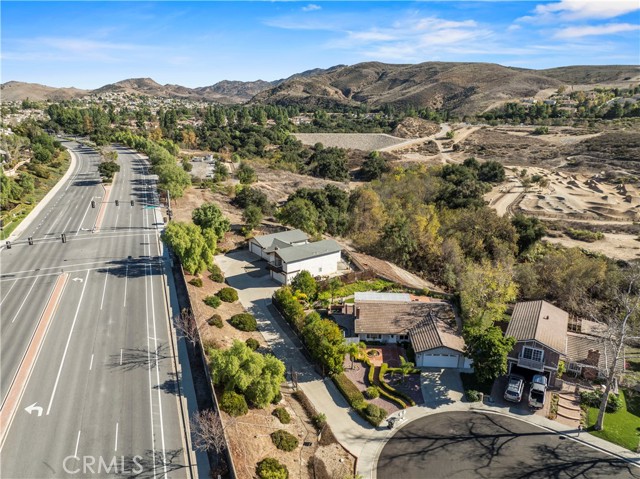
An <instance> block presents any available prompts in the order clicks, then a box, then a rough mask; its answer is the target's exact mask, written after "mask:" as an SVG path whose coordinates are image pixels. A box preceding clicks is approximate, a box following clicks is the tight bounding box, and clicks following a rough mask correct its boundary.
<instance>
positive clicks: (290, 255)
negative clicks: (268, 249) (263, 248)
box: [275, 239, 342, 264]
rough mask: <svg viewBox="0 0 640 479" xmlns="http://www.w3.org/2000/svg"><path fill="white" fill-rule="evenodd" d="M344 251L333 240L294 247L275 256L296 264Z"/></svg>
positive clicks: (280, 251) (282, 250)
mask: <svg viewBox="0 0 640 479" xmlns="http://www.w3.org/2000/svg"><path fill="white" fill-rule="evenodd" d="M340 251H342V246H340V245H339V244H338V243H336V242H335V241H334V240H332V239H327V240H322V241H316V242H314V243H307V244H302V245H294V246H291V247H289V248H284V249H280V250H277V251H276V252H275V254H277V255H278V256H280V258H282V261H284V262H285V263H289V264H290V263H295V262H297V261H303V260H305V259H310V258H317V257H318V256H325V255H328V254H331V253H338V252H340Z"/></svg>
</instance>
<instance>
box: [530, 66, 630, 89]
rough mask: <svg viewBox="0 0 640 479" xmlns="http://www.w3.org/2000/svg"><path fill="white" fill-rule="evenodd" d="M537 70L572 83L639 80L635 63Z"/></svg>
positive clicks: (542, 73) (585, 83)
mask: <svg viewBox="0 0 640 479" xmlns="http://www.w3.org/2000/svg"><path fill="white" fill-rule="evenodd" d="M538 72H539V73H540V74H541V75H544V76H547V77H550V78H555V79H556V80H560V81H561V82H563V83H568V84H573V85H576V84H583V85H588V84H594V83H615V82H620V81H640V67H638V66H635V65H603V66H572V67H559V68H549V69H548V70H538Z"/></svg>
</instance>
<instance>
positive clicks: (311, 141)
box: [295, 133, 405, 151]
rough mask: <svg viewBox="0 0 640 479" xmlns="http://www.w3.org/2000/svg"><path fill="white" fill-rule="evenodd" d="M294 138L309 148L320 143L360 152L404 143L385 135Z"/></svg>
mask: <svg viewBox="0 0 640 479" xmlns="http://www.w3.org/2000/svg"><path fill="white" fill-rule="evenodd" d="M295 137H296V138H297V139H298V140H300V141H301V142H302V143H303V144H305V145H309V146H313V145H315V144H316V143H322V144H323V145H324V146H335V147H338V148H348V149H352V150H362V151H373V150H379V149H381V148H386V147H389V146H392V145H396V144H398V143H402V142H403V141H405V139H404V138H397V137H395V136H391V135H387V134H385V133H295Z"/></svg>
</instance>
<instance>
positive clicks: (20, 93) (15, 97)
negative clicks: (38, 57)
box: [0, 81, 89, 101]
mask: <svg viewBox="0 0 640 479" xmlns="http://www.w3.org/2000/svg"><path fill="white" fill-rule="evenodd" d="M88 93H89V92H88V91H87V90H80V89H78V88H53V87H50V86H46V85H40V84H38V83H25V82H19V81H10V82H7V83H3V84H2V85H0V98H2V101H22V100H25V99H26V98H29V99H30V100H34V101H45V100H71V99H73V98H80V97H82V96H84V95H86V94H88Z"/></svg>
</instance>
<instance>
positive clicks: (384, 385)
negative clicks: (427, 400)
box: [379, 363, 416, 408]
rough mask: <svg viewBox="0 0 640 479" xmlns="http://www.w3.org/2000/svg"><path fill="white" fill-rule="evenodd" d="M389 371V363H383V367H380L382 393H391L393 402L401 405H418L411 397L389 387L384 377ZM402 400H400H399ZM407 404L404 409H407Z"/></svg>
mask: <svg viewBox="0 0 640 479" xmlns="http://www.w3.org/2000/svg"><path fill="white" fill-rule="evenodd" d="M388 369H389V365H388V364H387V363H382V365H381V366H380V375H379V380H380V381H379V382H380V386H381V387H382V393H384V392H385V391H386V392H387V393H389V394H390V395H391V396H393V399H392V401H394V402H396V403H398V404H400V403H402V404H404V403H406V404H409V405H411V406H415V405H416V403H415V401H414V400H413V399H411V398H410V397H409V396H407V395H406V394H405V393H403V392H402V391H398V390H397V389H395V388H393V387H391V386H389V385H388V384H387V383H386V382H385V380H384V375H385V373H386V372H387V370H388ZM399 399H400V400H399ZM406 404H405V405H404V406H403V407H405V408H406V407H407V406H406Z"/></svg>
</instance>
